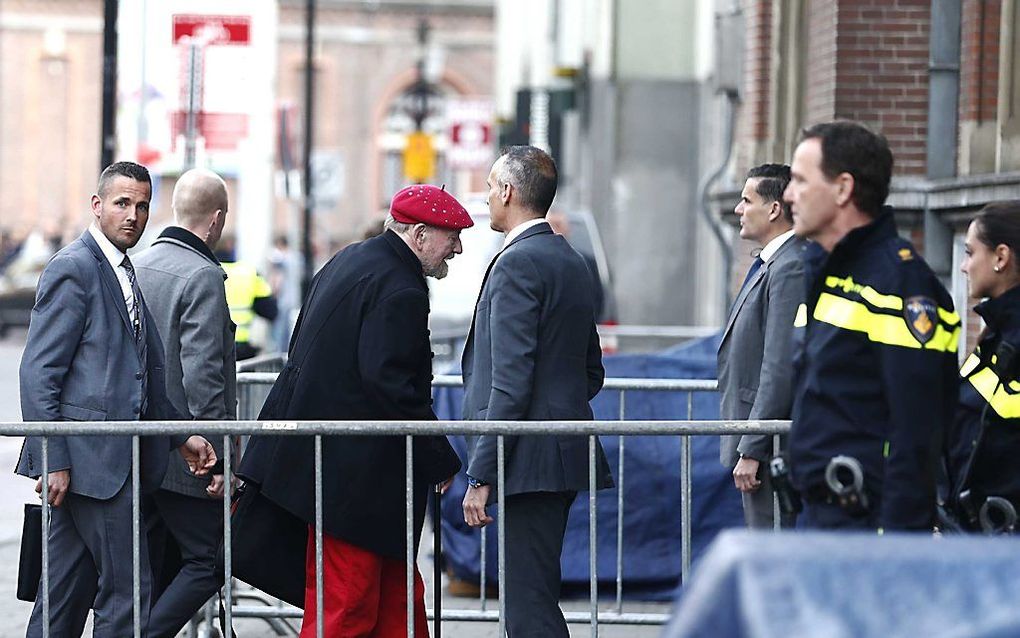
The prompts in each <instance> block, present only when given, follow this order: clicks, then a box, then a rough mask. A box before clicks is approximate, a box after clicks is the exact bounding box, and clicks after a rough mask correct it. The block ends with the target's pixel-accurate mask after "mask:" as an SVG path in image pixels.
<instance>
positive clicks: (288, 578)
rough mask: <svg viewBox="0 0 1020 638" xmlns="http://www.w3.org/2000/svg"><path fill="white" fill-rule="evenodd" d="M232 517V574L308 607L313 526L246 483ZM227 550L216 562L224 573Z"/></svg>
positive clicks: (274, 594)
mask: <svg viewBox="0 0 1020 638" xmlns="http://www.w3.org/2000/svg"><path fill="white" fill-rule="evenodd" d="M235 496H236V498H237V500H236V501H235V502H234V505H233V508H232V509H233V512H232V513H231V516H230V532H231V543H230V547H231V573H232V574H233V576H234V577H235V578H237V579H238V580H241V581H243V582H245V583H248V584H249V585H251V586H252V587H255V588H256V589H261V590H262V591H264V592H266V593H267V594H269V595H270V596H275V597H276V598H279V599H280V600H282V601H284V602H288V603H290V604H291V605H294V606H295V607H300V608H302V609H303V608H304V606H305V551H306V549H307V547H308V525H307V524H306V523H305V522H304V521H302V520H301V519H299V518H297V517H296V516H294V515H293V514H291V513H290V512H288V511H287V510H285V509H283V508H282V507H280V506H279V505H277V504H276V503H274V502H272V501H271V500H269V499H268V498H266V497H265V496H263V495H262V492H261V491H260V490H259V488H258V486H257V485H253V484H251V483H246V484H245V485H244V486H242V487H241V488H240V489H239V490H238V491H237V493H236V495H235ZM223 560H224V557H223V547H222V546H221V547H220V552H219V555H218V556H217V562H218V564H219V568H220V570H221V571H222V569H223Z"/></svg>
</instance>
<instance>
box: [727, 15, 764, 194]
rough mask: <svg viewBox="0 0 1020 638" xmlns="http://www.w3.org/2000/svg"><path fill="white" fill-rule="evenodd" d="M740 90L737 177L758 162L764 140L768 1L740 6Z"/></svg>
mask: <svg viewBox="0 0 1020 638" xmlns="http://www.w3.org/2000/svg"><path fill="white" fill-rule="evenodd" d="M744 20H745V22H744V27H745V30H746V33H747V41H746V43H745V48H744V87H743V102H742V106H741V111H740V118H739V121H738V123H737V138H738V139H740V140H741V141H742V143H741V144H740V146H739V147H738V149H737V157H736V169H737V172H738V173H739V174H740V175H743V174H744V173H746V172H747V170H748V169H749V168H750V167H751V166H753V165H755V164H757V163H758V159H759V158H758V149H759V148H760V147H761V143H762V142H764V140H766V139H767V138H768V121H769V89H770V80H771V73H772V69H771V51H770V49H771V46H772V0H748V1H746V2H745V3H744Z"/></svg>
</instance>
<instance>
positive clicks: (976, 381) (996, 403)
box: [964, 355, 1020, 419]
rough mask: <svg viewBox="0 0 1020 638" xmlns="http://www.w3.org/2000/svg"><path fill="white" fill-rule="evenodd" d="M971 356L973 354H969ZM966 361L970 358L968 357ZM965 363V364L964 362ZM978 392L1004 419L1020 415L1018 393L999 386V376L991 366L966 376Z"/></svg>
mask: <svg viewBox="0 0 1020 638" xmlns="http://www.w3.org/2000/svg"><path fill="white" fill-rule="evenodd" d="M971 356H972V357H973V355H971ZM967 362H968V363H969V362H970V360H969V359H968V361H967ZM964 365H966V364H964ZM967 381H969V382H970V384H971V385H972V386H974V389H975V390H977V392H978V394H980V395H981V396H982V397H984V400H985V401H987V402H988V405H990V406H991V408H992V409H993V410H995V413H996V414H998V415H999V416H1001V417H1002V418H1004V419H1015V418H1017V417H1020V394H1012V393H1010V392H1007V391H1006V388H1003V387H1001V386H999V377H998V376H997V375H996V374H995V371H994V370H992V369H991V368H985V369H984V370H981V371H980V372H977V373H975V374H972V375H971V376H969V377H967Z"/></svg>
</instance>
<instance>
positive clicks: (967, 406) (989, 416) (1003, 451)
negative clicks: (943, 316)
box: [947, 286, 1020, 511]
mask: <svg viewBox="0 0 1020 638" xmlns="http://www.w3.org/2000/svg"><path fill="white" fill-rule="evenodd" d="M974 311H975V312H977V313H978V314H979V315H981V318H982V319H984V320H985V324H986V326H987V328H986V329H985V331H984V333H983V334H982V336H981V340H980V341H979V342H978V345H977V348H975V349H974V352H973V353H971V355H970V356H969V357H968V358H967V360H966V361H965V362H964V364H963V367H962V368H961V369H960V377H961V383H960V405H959V407H958V408H957V411H956V419H955V421H954V423H953V428H952V430H951V431H950V433H949V436H947V447H948V455H947V471H948V475H949V481H950V485H951V489H950V495H949V497H950V500H951V501H952V500H953V499H955V498H956V497H957V496H959V494H960V492H961V491H963V490H970V492H971V497H972V498H971V502H972V503H973V504H974V506H975V507H980V505H981V504H982V503H983V502H984V500H985V499H986V498H987V497H989V496H1001V497H1002V498H1005V499H1007V500H1009V501H1010V502H1012V503H1013V507H1015V508H1016V509H1017V510H1018V511H1020V465H1018V464H1017V458H1020V381H1018V380H1017V372H1018V370H1017V367H1018V364H1020V286H1017V287H1015V288H1012V289H1011V290H1009V291H1007V292H1005V293H1003V294H1002V295H1000V296H998V297H996V298H994V299H989V300H987V301H985V302H983V303H981V304H978V305H977V307H975V308H974ZM1003 344H1006V345H1005V347H1004V345H1003ZM1010 348H1012V349H1013V350H1014V351H1015V352H1016V353H1017V354H1016V356H1017V358H1016V359H1013V361H1012V364H1011V363H1010V361H1009V355H1008V354H1007V353H1008V351H1009V349H1010Z"/></svg>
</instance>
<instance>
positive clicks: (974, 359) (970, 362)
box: [960, 352, 981, 377]
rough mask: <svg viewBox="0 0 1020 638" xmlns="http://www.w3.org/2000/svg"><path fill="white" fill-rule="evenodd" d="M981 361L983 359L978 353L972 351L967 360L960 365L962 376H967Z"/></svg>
mask: <svg viewBox="0 0 1020 638" xmlns="http://www.w3.org/2000/svg"><path fill="white" fill-rule="evenodd" d="M980 363H981V359H980V358H979V357H978V356H977V354H975V353H973V352H972V353H970V356H969V357H967V360H966V361H964V362H963V365H962V366H961V367H960V376H961V377H965V376H967V375H968V374H970V373H971V372H974V370H976V369H977V367H978V365H979V364H980Z"/></svg>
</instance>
